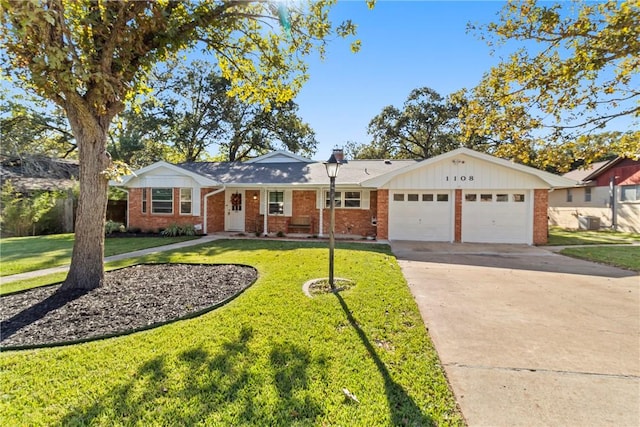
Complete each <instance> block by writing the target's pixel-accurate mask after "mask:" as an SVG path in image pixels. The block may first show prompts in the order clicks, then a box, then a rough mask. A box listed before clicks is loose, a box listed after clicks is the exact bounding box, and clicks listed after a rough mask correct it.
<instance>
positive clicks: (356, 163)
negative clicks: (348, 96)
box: [178, 160, 415, 186]
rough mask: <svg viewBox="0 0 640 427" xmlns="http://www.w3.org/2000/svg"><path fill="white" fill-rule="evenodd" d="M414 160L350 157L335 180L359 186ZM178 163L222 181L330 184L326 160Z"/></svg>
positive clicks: (238, 183)
mask: <svg viewBox="0 0 640 427" xmlns="http://www.w3.org/2000/svg"><path fill="white" fill-rule="evenodd" d="M413 163H415V160H400V161H393V162H389V161H385V160H351V161H349V162H348V163H343V164H342V165H341V166H340V173H339V174H338V177H337V178H336V183H337V184H340V185H355V186H359V185H360V184H361V183H362V182H363V181H365V180H367V179H368V178H371V177H373V176H378V175H381V174H385V173H388V172H389V171H393V170H396V169H401V168H404V167H406V166H407V165H410V164H413ZM178 167H180V168H182V169H184V170H186V171H189V172H191V173H195V174H198V175H202V176H206V177H207V178H209V179H211V180H212V181H215V182H218V183H220V184H222V185H245V186H246V185H309V186H311V185H313V186H323V185H328V184H329V178H328V177H327V171H326V168H325V166H324V164H323V163H320V162H314V163H303V162H285V163H271V162H266V163H249V162H217V163H212V162H197V163H182V164H180V165H178Z"/></svg>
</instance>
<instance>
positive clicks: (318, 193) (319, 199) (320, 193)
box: [316, 189, 324, 209]
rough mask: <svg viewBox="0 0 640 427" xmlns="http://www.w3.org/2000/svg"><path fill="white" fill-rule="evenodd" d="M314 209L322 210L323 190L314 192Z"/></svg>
mask: <svg viewBox="0 0 640 427" xmlns="http://www.w3.org/2000/svg"><path fill="white" fill-rule="evenodd" d="M316 209H324V190H323V189H320V190H316Z"/></svg>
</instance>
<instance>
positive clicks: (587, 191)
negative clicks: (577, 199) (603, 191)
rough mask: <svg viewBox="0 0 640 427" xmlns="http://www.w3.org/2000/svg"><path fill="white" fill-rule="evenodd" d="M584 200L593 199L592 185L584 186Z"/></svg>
mask: <svg viewBox="0 0 640 427" xmlns="http://www.w3.org/2000/svg"><path fill="white" fill-rule="evenodd" d="M584 201H585V202H590V201H591V187H585V188H584Z"/></svg>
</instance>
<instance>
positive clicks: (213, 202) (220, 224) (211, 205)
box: [202, 188, 226, 233]
mask: <svg viewBox="0 0 640 427" xmlns="http://www.w3.org/2000/svg"><path fill="white" fill-rule="evenodd" d="M211 191H212V190H211V189H210V188H207V189H205V188H203V189H202V195H203V197H204V195H205V194H207V193H210V192H211ZM224 194H225V192H224V191H221V192H220V193H218V194H214V195H212V196H209V197H208V198H207V199H206V200H207V229H206V230H205V232H206V233H215V232H217V231H224V216H225V214H226V212H225V211H224ZM202 206H203V208H202V209H203V212H202V214H203V215H204V202H203V203H202Z"/></svg>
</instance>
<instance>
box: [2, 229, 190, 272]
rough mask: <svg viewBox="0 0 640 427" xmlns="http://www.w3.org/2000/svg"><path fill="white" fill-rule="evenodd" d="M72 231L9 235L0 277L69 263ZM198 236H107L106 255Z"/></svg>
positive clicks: (4, 246)
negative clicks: (69, 232) (43, 234)
mask: <svg viewBox="0 0 640 427" xmlns="http://www.w3.org/2000/svg"><path fill="white" fill-rule="evenodd" d="M73 238H74V236H73V234H54V235H50V236H33V237H10V238H6V239H2V240H0V257H1V258H2V263H1V264H0V276H9V275H11V274H18V273H25V272H27V271H34V270H42V269H44V268H51V267H58V266H61V265H65V264H69V262H70V261H71V250H72V249H73ZM194 238H196V237H185V236H182V237H117V238H116V237H114V238H107V239H105V245H104V256H111V255H118V254H122V253H125V252H132V251H137V250H140V249H147V248H153V247H156V246H162V245H169V244H171V243H177V242H182V241H185V240H191V239H194Z"/></svg>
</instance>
